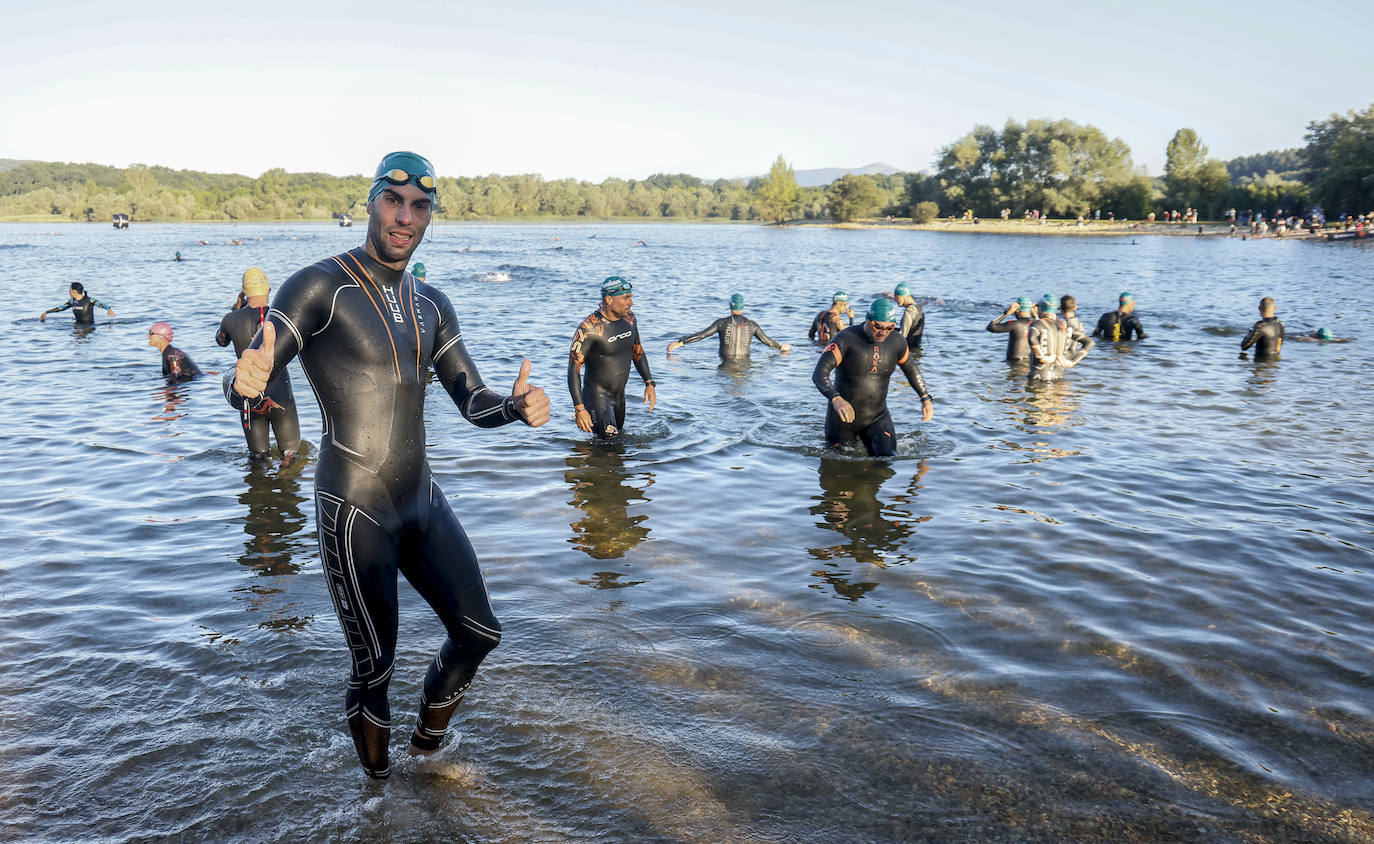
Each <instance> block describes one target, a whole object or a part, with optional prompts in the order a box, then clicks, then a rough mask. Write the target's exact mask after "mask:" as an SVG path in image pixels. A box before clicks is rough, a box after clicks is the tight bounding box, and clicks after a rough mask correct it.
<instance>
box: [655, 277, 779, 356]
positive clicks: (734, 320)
mask: <svg viewBox="0 0 1374 844" xmlns="http://www.w3.org/2000/svg"><path fill="white" fill-rule="evenodd" d="M712 334H719V335H720V359H721V360H730V361H740V360H749V345H750V343H751V342H752V341H753V339H754V338H755V337H757V338H758V339H759V342H760V343H762V344H763V345H765V346H767V347H768V348H770V349H775V350H777V351H779V352H782V353H783V354H787V353H788V352H790V351H792V347H791V346H789V345H788V344H786V343H778V342H777V341H775V340H774V339H773V338H771V337H769V336H768V335H767V334H764V333H763V329H762V328H759V324H758V323H757V322H754V321H753V320H752V319H748V318H746V317H745V316H744V296H742V295H740V294H739V293H736V294H734V295H733V296H731V297H730V315H729V316H728V317H721V318H720V319H718V320H716V321H715V322H713V323H711V324H710V325H708V326H706V327H705V328H703V329H701V330H700V331H698V332H697V333H696V334H689V335H687V336H685V337H679V338H678V339H676V340H674V341H673V342H671V343H669V344H668V351H670V352H671V351H673V350H674V349H680V348H682V347H683V346H685V345H687V344H688V343H695V342H696V341H698V340H705V339H706V338H707V337H710V336H711V335H712Z"/></svg>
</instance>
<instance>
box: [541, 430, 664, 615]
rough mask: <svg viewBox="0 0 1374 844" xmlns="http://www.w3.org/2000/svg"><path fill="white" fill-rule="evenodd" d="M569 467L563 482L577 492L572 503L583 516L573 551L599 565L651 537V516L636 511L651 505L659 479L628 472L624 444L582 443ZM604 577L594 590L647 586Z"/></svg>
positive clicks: (576, 523)
mask: <svg viewBox="0 0 1374 844" xmlns="http://www.w3.org/2000/svg"><path fill="white" fill-rule="evenodd" d="M566 462H567V464H568V470H567V472H565V473H564V474H563V477H564V478H565V479H566V480H567V482H568V487H569V489H570V490H571V491H572V499H571V500H570V501H569V502H568V503H569V504H572V505H573V506H574V507H576V508H577V509H578V510H580V511H581V512H582V514H581V516H580V517H579V518H578V519H577V520H575V521H574V522H572V525H571V527H572V532H573V536H572V538H571V539H569V540H568V541H569V542H571V543H572V545H573V547H575V548H576V549H577V550H579V551H583V552H585V553H586V554H587V556H589V557H591V558H593V559H596V560H615V559H619V558H621V557H623V556H625V553H626V552H627V551H629V550H631V549H632V548H634V547H635V546H637V545H639V543H641V542H643V541H644V540H645V539H647V538H648V537H649V528H648V526H647V525H645V524H644V522H645V521H646V520H647V519H648V518H649V516H648V514H647V513H644V512H642V511H641V512H636V513H633V514H631V513H630V507H631V505H638V504H645V503H648V501H649V496H648V494H647V493H648V489H649V487H651V486H653V485H654V475H653V473H652V472H650V471H647V470H645V471H640V472H630V471H627V470H626V468H625V455H624V445H623V444H620V443H607V442H601V441H590V442H587V441H582V442H577V443H574V444H573V453H572V454H570V455H568V457H567V460H566ZM636 484H638V485H636ZM603 574H606V573H600V574H598V575H597V578H598V580H596V581H591V582H588V585H596V586H597V587H598V588H602V589H613V588H623V587H625V586H634V585H636V584H637V583H643V581H633V582H626V581H620V580H617V579H616V578H618V577H619V575H615V576H610V575H609V574H606V576H604V577H603ZM579 582H582V581H579Z"/></svg>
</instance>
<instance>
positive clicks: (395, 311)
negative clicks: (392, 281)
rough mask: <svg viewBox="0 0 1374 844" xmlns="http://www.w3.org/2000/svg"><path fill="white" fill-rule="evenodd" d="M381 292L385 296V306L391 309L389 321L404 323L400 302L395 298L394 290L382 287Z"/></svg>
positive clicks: (386, 286) (388, 286) (389, 287)
mask: <svg viewBox="0 0 1374 844" xmlns="http://www.w3.org/2000/svg"><path fill="white" fill-rule="evenodd" d="M382 292H383V293H385V294H386V305H387V307H388V308H390V309H391V321H392V322H405V321H406V318H405V314H404V313H402V312H401V302H400V300H399V299H397V298H396V289H395V288H394V287H391V286H390V285H383V286H382Z"/></svg>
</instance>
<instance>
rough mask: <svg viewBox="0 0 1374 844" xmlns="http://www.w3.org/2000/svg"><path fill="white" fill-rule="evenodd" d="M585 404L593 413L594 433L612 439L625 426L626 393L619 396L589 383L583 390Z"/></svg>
mask: <svg viewBox="0 0 1374 844" xmlns="http://www.w3.org/2000/svg"><path fill="white" fill-rule="evenodd" d="M582 402H583V406H584V407H585V408H587V412H588V413H590V414H591V415H592V433H593V434H595V435H596V436H598V437H605V438H607V439H610V438H612V437H614V436H616V435H617V434H619V433H620V431H621V429H622V428H624V427H625V394H624V393H621V394H619V395H618V396H617V395H615V394H613V393H610V392H608V391H606V390H603V389H601V388H600V387H597V386H594V385H588V386H587V387H586V388H584V389H583V392H582Z"/></svg>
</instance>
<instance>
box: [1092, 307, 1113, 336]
mask: <svg viewBox="0 0 1374 844" xmlns="http://www.w3.org/2000/svg"><path fill="white" fill-rule="evenodd" d="M1110 316H1111V314H1110V313H1106V314H1103V315H1102V316H1100V317H1098V318H1097V327H1096V328H1094V329H1093V336H1094V337H1101V338H1102V339H1103V340H1106V339H1107V320H1108V318H1109V317H1110Z"/></svg>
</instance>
